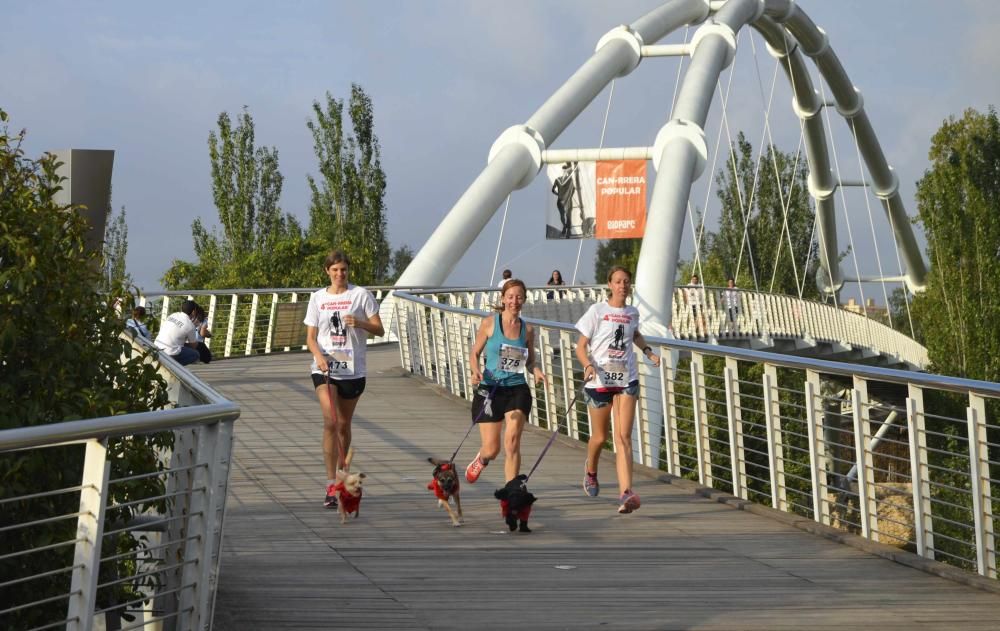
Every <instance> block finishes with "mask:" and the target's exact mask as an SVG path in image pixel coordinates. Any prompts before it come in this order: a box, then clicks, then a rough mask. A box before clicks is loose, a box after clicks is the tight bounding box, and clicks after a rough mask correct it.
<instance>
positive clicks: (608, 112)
mask: <svg viewBox="0 0 1000 631" xmlns="http://www.w3.org/2000/svg"><path fill="white" fill-rule="evenodd" d="M614 95H615V80H614V79H612V80H611V89H610V90H609V91H608V106H607V107H606V108H605V110H604V124H603V125H602V126H601V140H600V141H599V142H598V143H597V148H598V149H599V150H600V149H603V148H604V134H605V133H606V132H607V131H608V116H610V115H611V99H612V98H613V97H614ZM578 168H580V163H579V162H578V163H576V165H574V166H573V171H576V170H577V169H578ZM582 212H583V211H582V209H581V214H582ZM581 252H583V239H582V238H581V239H580V241H579V243H577V246H576V264H574V265H573V280H572V281H571V284H573V285H575V284H576V273H577V271H578V270H579V269H580V253H581Z"/></svg>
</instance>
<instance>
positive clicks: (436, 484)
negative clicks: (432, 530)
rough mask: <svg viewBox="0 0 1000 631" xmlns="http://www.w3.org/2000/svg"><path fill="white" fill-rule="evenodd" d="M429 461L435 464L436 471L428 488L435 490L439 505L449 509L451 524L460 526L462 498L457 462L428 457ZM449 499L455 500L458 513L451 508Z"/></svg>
mask: <svg viewBox="0 0 1000 631" xmlns="http://www.w3.org/2000/svg"><path fill="white" fill-rule="evenodd" d="M427 461H428V462H430V463H431V464H432V465H434V473H433V474H432V475H433V477H432V478H431V481H430V482H428V483H427V488H428V489H430V490H431V491H434V496H435V497H436V498H437V500H438V506H440V507H441V508H443V509H445V510H446V511H448V516H449V517H451V525H452V526H455V527H458V526H461V525H462V499H461V497H460V495H459V484H458V473H456V472H455V463H454V462H452V461H450V460H438V459H437V458H428V459H427ZM449 499H454V500H455V508H456V509H457V510H458V514H456V512H455V511H453V510H452V509H451V505H450V504H449V503H448V500H449Z"/></svg>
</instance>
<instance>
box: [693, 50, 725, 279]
mask: <svg viewBox="0 0 1000 631" xmlns="http://www.w3.org/2000/svg"><path fill="white" fill-rule="evenodd" d="M733 61H734V62H735V58H734V59H733ZM734 76H735V73H734V72H733V70H732V68H730V71H729V79H728V80H727V82H726V90H725V94H723V91H722V84H721V83H720V82H716V91H717V92H718V93H719V99H720V100H721V101H722V113H723V117H725V115H726V107H727V104H728V103H729V94H730V92H731V91H732V89H733V77H734ZM722 129H723V127H722V120H721V119H720V120H719V131H718V133H717V134H716V135H715V151H714V152H713V154H712V167H711V170H710V171H709V173H715V166H716V164H717V163H718V159H719V145H720V144H721V142H722ZM711 195H712V178H708V180H707V181H706V182H705V205H704V207H703V208H704V211H703V212H702V213H701V217H700V218H699V219H700V221H699V222H698V223H699V225H698V230H697V231H695V229H694V223H695V222H694V216H693V214H692V209H691V201H690V200H688V204H687V216H688V222H689V223H690V224H691V237H692V239H693V240H694V258H695V260H694V266H695V273H696V274H698V277H699V278H701V279H703V282H704V269H703V266H702V261H701V245H702V240H703V239H704V238H705V221H706V217H707V216H708V202H709V199H710V197H711Z"/></svg>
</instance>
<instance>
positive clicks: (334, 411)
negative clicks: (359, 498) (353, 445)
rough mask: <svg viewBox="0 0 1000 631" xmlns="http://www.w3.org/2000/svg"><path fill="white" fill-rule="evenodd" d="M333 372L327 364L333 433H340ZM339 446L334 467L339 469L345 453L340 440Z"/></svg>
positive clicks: (326, 375) (327, 383)
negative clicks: (332, 377)
mask: <svg viewBox="0 0 1000 631" xmlns="http://www.w3.org/2000/svg"><path fill="white" fill-rule="evenodd" d="M331 370H333V369H332V368H331V367H330V364H329V363H327V365H326V373H324V376H325V377H326V392H327V396H329V397H330V413H331V414H333V425H334V429H333V431H335V432H336V431H338V430H337V424H338V423H339V422H340V419H338V418H337V402H336V400H335V399H334V398H333V380H332V379H330V371H331ZM337 445H338V447H337V449H338V453H337V462H335V463H334V467H336V468H339V465H340V454H341V453H342V452H343V451H344V446H343V445H341V444H340V440H339V439H338V440H337Z"/></svg>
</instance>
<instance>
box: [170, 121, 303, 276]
mask: <svg viewBox="0 0 1000 631" xmlns="http://www.w3.org/2000/svg"><path fill="white" fill-rule="evenodd" d="M217 126H218V129H217V131H212V132H209V135H208V152H209V159H210V161H211V169H212V171H211V174H212V198H213V201H214V202H215V207H216V210H217V211H218V216H219V225H220V227H221V230H215V229H212V230H209V229H208V228H206V226H205V224H204V223H203V222H202V220H201V218H198V219H196V220H195V221H194V223H193V224H192V226H191V232H192V236H193V238H194V250H195V255H196V256H197V258H198V260H197V262H194V263H191V262H188V261H181V260H175V261H174V262H173V263H172V265H171V267H170V269H169V270H168V271H167V272H166V274H165V275H164V277H163V283H164V285H165V286H166V287H168V288H170V289H182V288H198V289H215V288H222V287H264V286H278V285H289V284H293V283H290V282H289V281H290V280H291V278H289V276H292V277H295V276H297V275H298V271H299V270H298V268H299V267H300V264H296V265H293V266H291V267H293V268H294V269H289V267H290V266H289V261H288V253H289V252H295V253H297V254H301V251H302V241H303V235H302V228H301V226H300V225H299V223H298V222H297V221H296V220H295V219H294V218H292V217H291V216H289V215H286V214H284V213H282V211H281V207H280V205H279V203H278V202H279V198H280V197H281V189H282V184H283V182H284V178H283V177H282V175H281V172H280V171H279V170H278V150H277V149H276V148H274V147H270V148H268V147H258V146H257V145H256V143H255V135H254V134H255V132H254V121H253V117H252V116H251V115H250V112H249V110H248V109H247V108H246V107H244V108H243V111H242V113H241V114H240V116H239V117H238V118H237V120H236V124H235V126H234V125H233V121H232V119H231V118H230V116H229V114H228V113H227V112H222V113H221V114H219V118H218V121H217Z"/></svg>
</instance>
